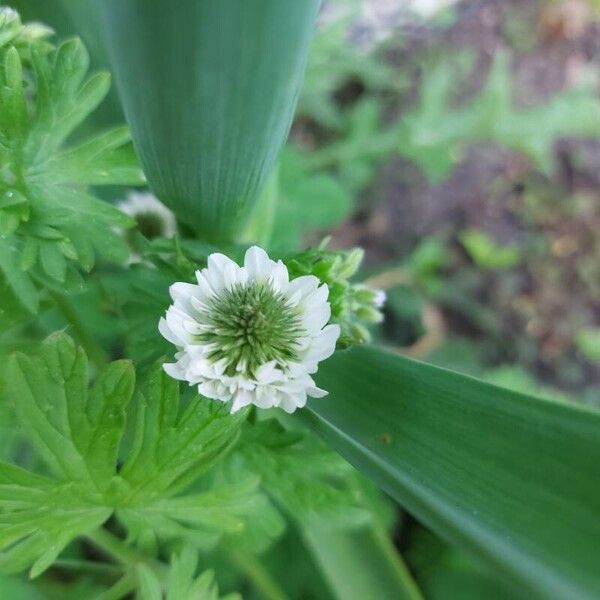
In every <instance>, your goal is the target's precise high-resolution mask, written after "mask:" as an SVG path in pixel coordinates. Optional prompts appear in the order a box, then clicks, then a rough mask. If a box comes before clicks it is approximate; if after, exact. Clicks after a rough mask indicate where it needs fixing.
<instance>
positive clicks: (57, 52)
mask: <svg viewBox="0 0 600 600" xmlns="http://www.w3.org/2000/svg"><path fill="white" fill-rule="evenodd" d="M6 15H9V16H10V18H9V21H10V22H7V19H6ZM11 15H12V16H11ZM15 15H16V13H14V14H13V13H10V14H9V11H4V12H3V13H2V15H1V16H0V18H1V19H2V23H0V39H5V40H6V41H7V45H6V46H3V45H2V44H0V164H2V169H1V170H0V237H3V238H5V241H4V242H2V241H1V240H0V243H2V245H3V246H5V245H8V246H9V247H10V249H11V250H10V253H11V254H13V255H14V254H16V255H17V260H16V261H15V260H14V257H12V258H11V257H8V251H7V250H6V249H5V248H0V270H2V271H3V272H4V276H5V277H6V279H7V281H8V282H9V283H10V285H11V286H12V287H13V289H14V290H15V296H16V297H17V298H18V299H19V300H21V302H22V303H23V305H24V306H26V307H27V308H28V309H29V310H31V311H32V312H36V311H37V309H38V300H37V297H36V296H37V291H36V290H35V288H36V285H34V283H33V282H34V281H35V282H36V283H37V285H38V286H43V285H46V286H49V287H52V286H55V285H56V283H57V282H58V283H59V284H61V285H62V284H65V285H66V283H68V280H69V277H71V279H72V278H73V276H74V275H73V273H74V270H73V268H70V269H69V267H70V263H71V261H74V262H79V263H80V266H81V267H82V268H83V269H84V270H90V269H91V268H92V266H93V264H94V260H95V257H96V255H97V254H98V255H100V256H102V257H103V258H106V259H107V260H110V261H114V262H123V261H124V260H125V259H126V258H127V256H128V246H127V243H126V240H125V239H124V236H123V235H122V234H121V233H119V231H118V229H119V228H127V227H132V226H133V225H134V224H135V223H134V221H133V220H132V219H130V218H128V217H126V216H125V215H123V214H122V213H121V212H120V211H119V210H117V209H116V208H114V207H112V206H110V205H108V204H107V203H105V202H103V201H101V200H99V199H98V198H96V197H95V196H94V195H92V194H91V193H88V191H87V186H90V185H110V184H122V185H126V184H128V185H137V184H141V183H144V181H145V180H144V177H143V174H142V172H141V170H140V168H139V166H138V164H137V161H136V158H135V154H134V152H133V146H132V144H131V143H130V138H129V134H128V132H127V129H125V128H122V127H121V128H116V129H112V130H110V131H107V132H105V133H103V134H100V135H97V136H95V137H92V139H90V140H89V141H85V142H80V143H79V145H77V146H75V147H68V146H67V147H65V142H66V140H67V139H68V138H70V137H71V135H72V134H73V133H74V130H75V129H76V128H77V126H78V125H80V124H81V122H82V121H83V120H84V119H85V118H86V117H87V116H88V115H89V114H90V112H92V111H93V110H94V109H95V108H96V107H97V106H98V104H99V103H100V102H101V101H102V99H103V98H104V97H105V95H106V94H107V92H108V88H109V85H110V77H109V76H108V74H107V73H97V74H95V75H92V76H89V77H88V75H87V71H88V66H89V57H88V54H87V51H86V49H85V48H84V46H83V44H82V43H81V42H80V41H79V40H77V39H72V40H67V41H65V42H63V43H62V44H60V45H59V46H58V47H54V46H53V45H51V44H50V43H48V42H46V41H45V40H43V37H44V36H45V35H47V34H48V31H47V29H43V28H40V27H39V26H37V29H36V26H33V25H32V26H25V27H23V26H22V25H21V24H20V20H19V18H18V15H16V16H15ZM8 42H10V44H12V45H10V44H8ZM15 264H18V265H19V267H20V268H14V265H15ZM23 270H26V271H27V272H28V273H27V274H25V273H23V272H22V271H23Z"/></svg>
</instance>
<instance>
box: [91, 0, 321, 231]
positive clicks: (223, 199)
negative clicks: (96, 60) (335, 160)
mask: <svg viewBox="0 0 600 600" xmlns="http://www.w3.org/2000/svg"><path fill="white" fill-rule="evenodd" d="M96 5H97V7H98V9H99V11H100V12H101V13H102V14H103V16H104V19H103V24H104V30H105V34H106V42H107V49H108V51H109V54H110V57H111V62H112V65H113V70H114V72H115V75H116V78H117V83H118V85H119V89H120V92H121V97H122V99H123V104H124V108H125V113H126V115H127V120H128V122H129V123H130V125H131V128H132V133H133V137H134V141H135V144H136V148H137V150H138V152H139V154H140V157H141V159H142V163H143V165H144V169H145V171H146V173H147V175H148V178H149V181H150V183H151V185H152V188H153V189H154V191H155V193H156V194H157V195H158V197H159V198H160V199H161V200H162V201H163V202H164V203H165V204H166V205H167V206H169V207H170V208H172V209H173V210H174V211H175V213H176V214H177V216H178V218H179V219H181V220H182V221H185V222H187V223H188V224H189V225H190V226H192V227H193V228H194V230H195V231H196V232H197V233H199V234H202V235H203V236H204V237H205V238H208V239H211V238H212V239H218V238H227V237H231V236H232V235H233V234H235V233H236V232H239V229H240V227H241V226H243V223H244V220H245V218H246V217H247V215H248V213H249V211H250V209H251V207H252V205H253V204H254V202H255V200H256V198H257V196H258V194H259V191H260V188H261V187H262V185H263V183H264V182H265V180H266V177H267V176H268V174H269V172H270V171H271V168H272V167H273V165H274V163H275V160H276V157H277V154H278V152H279V150H280V148H281V146H282V144H283V142H284V139H285V137H286V135H287V133H288V130H289V127H290V124H291V120H292V113H293V110H294V107H295V103H296V98H297V94H298V91H299V87H300V83H301V79H302V75H303V71H304V66H305V62H306V57H307V54H308V46H309V43H310V41H311V38H312V35H313V30H314V26H315V19H316V15H317V11H318V8H319V5H320V0H304V1H303V2H298V1H297V0H254V1H253V2H252V3H248V2H243V1H240V0H201V1H198V0H182V1H180V2H178V3H177V4H176V5H175V6H172V7H170V8H169V10H166V9H165V4H164V2H161V1H159V0H127V1H125V2H124V1H122V0H108V1H104V0H102V1H100V0H98V1H97V2H96Z"/></svg>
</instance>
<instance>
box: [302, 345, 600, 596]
mask: <svg viewBox="0 0 600 600" xmlns="http://www.w3.org/2000/svg"><path fill="white" fill-rule="evenodd" d="M318 384H319V385H320V386H321V387H323V388H325V389H327V390H329V397H328V398H325V399H323V400H319V401H318V402H317V401H315V402H313V403H312V404H311V405H310V409H309V410H307V411H305V414H306V418H307V419H308V421H309V422H310V423H311V425H312V426H313V427H314V428H315V429H316V430H317V431H318V432H319V433H320V434H321V435H322V436H323V437H324V438H325V439H326V440H327V441H328V442H329V444H330V445H331V446H332V447H334V448H336V449H337V450H338V451H339V452H341V453H342V454H343V455H344V456H345V457H346V458H347V459H348V460H349V461H350V462H352V463H353V464H354V465H355V466H356V467H358V468H359V469H360V470H361V471H362V472H363V473H365V474H366V475H368V476H370V477H371V478H372V479H373V480H375V481H376V482H377V483H378V484H379V485H381V486H382V487H383V488H384V489H385V490H386V491H387V492H388V493H390V494H391V495H392V496H393V497H394V498H396V499H397V500H398V501H399V502H400V503H401V504H402V505H403V506H405V507H406V508H407V509H408V510H409V511H410V512H412V513H413V514H414V515H416V516H417V517H418V518H419V519H421V520H422V521H423V522H424V523H425V524H427V525H428V526H430V527H431V528H432V529H434V530H435V531H436V532H437V533H439V534H440V535H441V536H443V537H444V538H446V539H448V540H450V541H452V542H454V543H458V544H460V545H462V546H463V547H466V548H467V549H470V550H471V551H473V552H474V553H476V554H477V555H479V556H480V557H482V558H484V559H485V560H487V561H488V562H489V563H491V564H492V566H494V567H495V568H496V569H498V570H499V571H501V572H504V573H506V574H507V575H508V576H509V577H510V578H511V579H512V580H514V581H515V583H516V584H520V585H524V586H525V587H526V588H528V589H529V590H530V591H531V592H533V593H534V594H536V595H537V594H539V595H540V596H542V597H544V598H578V599H579V598H598V597H599V596H600V414H598V413H596V412H594V411H592V410H586V409H583V408H580V407H577V406H571V405H567V404H560V403H555V402H550V401H544V400H539V399H536V398H533V397H529V396H525V395H522V394H518V393H514V392H511V391H508V390H504V389H501V388H497V387H495V386H491V385H488V384H485V383H483V382H480V381H477V380H475V379H472V378H470V377H465V376H462V375H459V374H456V373H453V372H450V371H446V370H444V369H439V368H436V367H433V366H430V365H426V364H422V363H418V362H414V361H411V360H408V359H405V358H402V357H400V356H397V355H393V354H390V353H387V352H384V351H381V350H377V349H374V348H356V349H354V350H352V351H349V352H346V353H339V354H337V355H335V356H334V357H333V358H331V359H330V360H329V361H328V362H327V363H325V364H324V365H323V366H322V367H321V369H320V372H319V374H318Z"/></svg>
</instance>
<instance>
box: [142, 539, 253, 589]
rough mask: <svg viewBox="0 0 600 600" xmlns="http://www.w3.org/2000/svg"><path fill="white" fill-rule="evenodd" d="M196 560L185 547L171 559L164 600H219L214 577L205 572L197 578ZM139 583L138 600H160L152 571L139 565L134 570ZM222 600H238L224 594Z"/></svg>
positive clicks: (158, 585)
mask: <svg viewBox="0 0 600 600" xmlns="http://www.w3.org/2000/svg"><path fill="white" fill-rule="evenodd" d="M197 567H198V557H197V554H196V552H195V551H194V549H193V548H192V547H191V546H189V545H187V546H184V548H183V550H182V552H181V554H174V555H173V556H172V557H171V566H170V568H169V572H168V575H167V586H166V587H167V589H166V600H219V599H220V598H221V596H220V595H219V592H218V588H217V585H216V583H215V581H214V573H213V572H212V571H205V572H203V573H202V574H200V575H198V576H196V569H197ZM137 574H138V582H139V590H138V591H139V594H138V598H139V600H154V599H156V600H162V598H163V597H165V596H163V593H162V586H161V583H160V581H159V579H158V577H157V576H156V574H155V573H154V571H152V570H151V569H149V568H148V567H147V566H146V565H140V566H139V567H138V569H137ZM222 600H241V596H239V595H238V594H227V596H226V597H222Z"/></svg>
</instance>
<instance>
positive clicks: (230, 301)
mask: <svg viewBox="0 0 600 600" xmlns="http://www.w3.org/2000/svg"><path fill="white" fill-rule="evenodd" d="M208 304H209V310H208V315H207V321H208V325H209V326H210V330H209V331H207V332H206V333H202V334H200V335H198V336H196V339H197V340H198V341H200V342H203V343H206V344H211V345H214V347H215V349H214V350H213V352H212V353H211V354H210V355H209V356H210V358H211V359H212V360H214V361H218V360H221V359H223V358H226V359H227V368H226V370H225V372H226V374H227V375H235V373H236V372H237V370H238V366H241V372H242V373H243V374H245V375H247V376H249V377H253V376H254V374H255V372H256V369H257V368H258V367H259V366H260V365H262V364H264V363H266V362H270V361H272V360H274V361H276V362H277V364H278V365H279V366H281V367H285V365H286V364H287V363H289V362H290V361H294V360H297V359H298V355H297V347H298V340H299V338H300V337H302V335H303V334H304V330H303V328H302V324H301V318H300V315H299V313H298V311H297V310H296V309H294V308H290V307H289V306H287V305H286V297H285V296H284V295H283V294H281V293H279V292H277V291H275V290H273V289H272V288H271V287H270V286H269V285H267V284H264V283H252V284H250V285H242V284H237V285H235V286H233V287H232V288H231V289H230V290H227V291H226V292H224V293H223V294H221V295H219V296H215V297H213V298H212V299H211V300H210V301H209V303H208Z"/></svg>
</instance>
